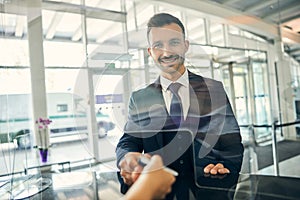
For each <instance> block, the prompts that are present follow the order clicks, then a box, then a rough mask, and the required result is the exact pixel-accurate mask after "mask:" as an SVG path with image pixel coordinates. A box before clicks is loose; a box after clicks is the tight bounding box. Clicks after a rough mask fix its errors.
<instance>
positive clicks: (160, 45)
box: [153, 44, 162, 49]
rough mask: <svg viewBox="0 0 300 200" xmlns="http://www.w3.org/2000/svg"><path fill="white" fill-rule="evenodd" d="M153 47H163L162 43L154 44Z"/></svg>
mask: <svg viewBox="0 0 300 200" xmlns="http://www.w3.org/2000/svg"><path fill="white" fill-rule="evenodd" d="M153 48H154V49H161V48H162V44H154V45H153Z"/></svg>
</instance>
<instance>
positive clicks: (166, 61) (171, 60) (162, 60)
mask: <svg viewBox="0 0 300 200" xmlns="http://www.w3.org/2000/svg"><path fill="white" fill-rule="evenodd" d="M178 59H179V56H178V55H172V56H167V57H166V56H164V57H162V58H159V59H158V60H159V62H160V63H162V64H163V63H164V64H170V63H174V62H176V60H178Z"/></svg>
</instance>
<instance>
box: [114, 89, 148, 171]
mask: <svg viewBox="0 0 300 200" xmlns="http://www.w3.org/2000/svg"><path fill="white" fill-rule="evenodd" d="M133 96H134V95H132V96H131V98H130V102H129V111H128V113H129V115H128V121H127V123H126V125H125V128H124V133H123V136H122V137H121V138H120V140H119V142H118V144H117V147H116V155H117V166H119V162H120V160H121V159H122V158H123V157H124V156H125V154H126V153H128V152H142V151H143V140H142V137H141V136H140V133H138V132H133V131H132V130H129V129H128V128H127V127H128V124H132V123H135V122H136V121H138V112H137V106H136V104H135V101H134V97H133Z"/></svg>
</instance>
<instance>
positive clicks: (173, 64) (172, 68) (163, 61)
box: [156, 54, 185, 73]
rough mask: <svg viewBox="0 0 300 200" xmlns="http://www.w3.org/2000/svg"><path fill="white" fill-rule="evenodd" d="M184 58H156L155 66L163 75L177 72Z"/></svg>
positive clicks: (177, 56) (172, 56)
mask: <svg viewBox="0 0 300 200" xmlns="http://www.w3.org/2000/svg"><path fill="white" fill-rule="evenodd" d="M184 61H185V58H184V57H183V56H180V55H178V54H176V55H170V56H164V57H160V58H158V60H157V62H156V65H157V66H158V67H159V68H160V69H161V70H162V71H163V72H165V73H175V72H179V71H180V69H181V67H182V66H183V64H184Z"/></svg>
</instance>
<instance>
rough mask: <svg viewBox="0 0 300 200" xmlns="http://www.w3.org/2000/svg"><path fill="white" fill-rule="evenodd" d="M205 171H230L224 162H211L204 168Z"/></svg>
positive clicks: (219, 172) (227, 172)
mask: <svg viewBox="0 0 300 200" xmlns="http://www.w3.org/2000/svg"><path fill="white" fill-rule="evenodd" d="M203 171H204V173H209V174H213V175H215V174H229V173H230V171H229V169H227V168H226V167H224V165H223V164H222V163H218V164H216V165H214V164H209V165H207V166H206V167H205V168H204V169H203Z"/></svg>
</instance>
